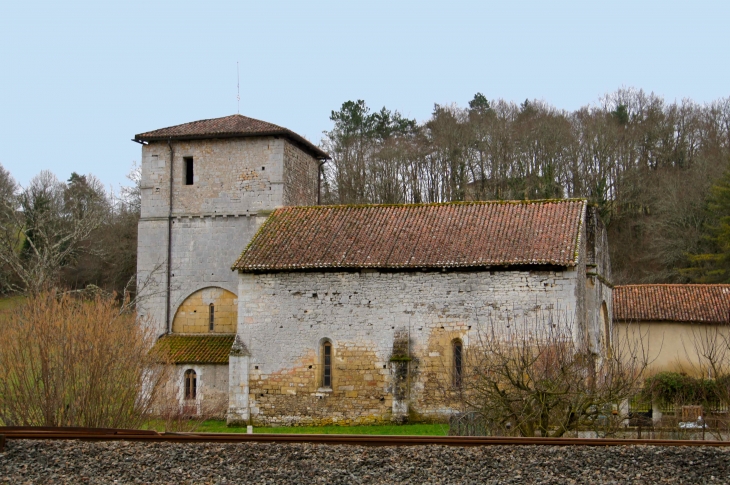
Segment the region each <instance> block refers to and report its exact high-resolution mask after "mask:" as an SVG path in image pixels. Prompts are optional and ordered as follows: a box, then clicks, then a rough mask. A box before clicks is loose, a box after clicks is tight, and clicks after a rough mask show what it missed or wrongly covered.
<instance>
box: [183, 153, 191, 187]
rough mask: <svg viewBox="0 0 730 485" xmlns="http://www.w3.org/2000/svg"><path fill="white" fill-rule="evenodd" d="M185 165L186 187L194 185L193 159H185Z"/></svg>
mask: <svg viewBox="0 0 730 485" xmlns="http://www.w3.org/2000/svg"><path fill="white" fill-rule="evenodd" d="M183 162H184V163H185V185H193V157H183Z"/></svg>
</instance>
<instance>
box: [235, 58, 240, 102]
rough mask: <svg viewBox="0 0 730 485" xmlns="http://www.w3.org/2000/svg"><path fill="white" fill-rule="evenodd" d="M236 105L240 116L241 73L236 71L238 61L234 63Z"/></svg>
mask: <svg viewBox="0 0 730 485" xmlns="http://www.w3.org/2000/svg"><path fill="white" fill-rule="evenodd" d="M236 104H237V108H236V109H237V110H238V114H239V115H240V114H241V72H240V70H239V69H238V61H236Z"/></svg>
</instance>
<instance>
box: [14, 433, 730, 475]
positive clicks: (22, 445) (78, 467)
mask: <svg viewBox="0 0 730 485" xmlns="http://www.w3.org/2000/svg"><path fill="white" fill-rule="evenodd" d="M5 483H11V484H26V483H33V484H36V483H49V484H51V483H53V484H56V483H73V484H77V483H88V484H106V483H110V484H111V483H114V484H126V483H164V484H168V483H169V484H233V483H266V484H288V483H292V484H306V483H318V484H319V483H322V484H325V483H326V484H378V483H383V484H386V483H387V484H390V483H418V484H442V483H443V484H452V483H453V484H472V483H473V484H477V483H478V484H482V483H484V484H497V483H499V484H507V483H521V484H544V483H561V484H562V483H575V484H582V483H589V484H609V483H611V484H613V483H615V484H619V483H620V484H624V483H687V484H690V483H691V484H701V483H730V448H724V447H723V448H711V447H655V446H610V447H588V446H575V447H569V446H564V447H555V446H479V447H451V446H438V445H428V446H401V447H394V446H387V447H367V446H350V445H322V444H300V443H296V444H279V443H225V444H220V443H142V442H124V441H114V442H80V441H46V440H38V441H33V440H9V441H8V443H7V445H6V448H5V452H4V453H0V484H5Z"/></svg>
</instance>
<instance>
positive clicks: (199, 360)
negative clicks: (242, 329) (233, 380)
mask: <svg viewBox="0 0 730 485" xmlns="http://www.w3.org/2000/svg"><path fill="white" fill-rule="evenodd" d="M235 337H236V336H235V335H175V334H172V335H163V336H162V337H160V338H159V339H158V340H157V342H155V345H154V347H152V350H151V351H150V352H152V353H153V354H157V355H159V356H160V357H161V358H162V359H164V360H167V359H169V360H170V361H171V362H172V363H173V364H227V363H228V354H229V353H230V351H231V346H232V345H233V339H234V338H235Z"/></svg>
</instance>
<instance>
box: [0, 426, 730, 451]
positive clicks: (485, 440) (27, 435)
mask: <svg viewBox="0 0 730 485" xmlns="http://www.w3.org/2000/svg"><path fill="white" fill-rule="evenodd" d="M7 440H83V441H149V442H172V443H245V442H257V443H320V444H324V445H362V446H418V445H446V446H489V445H512V446H514V445H518V446H519V445H548V446H626V445H644V446H647V445H652V446H730V442H727V441H709V440H707V441H699V440H695V441H693V440H661V439H613V438H520V437H482V436H394V435H344V434H341V435H337V434H265V433H257V434H242V433H158V432H157V431H150V430H131V429H109V428H42V427H0V451H3V449H4V445H5V442H6V441H7Z"/></svg>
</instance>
